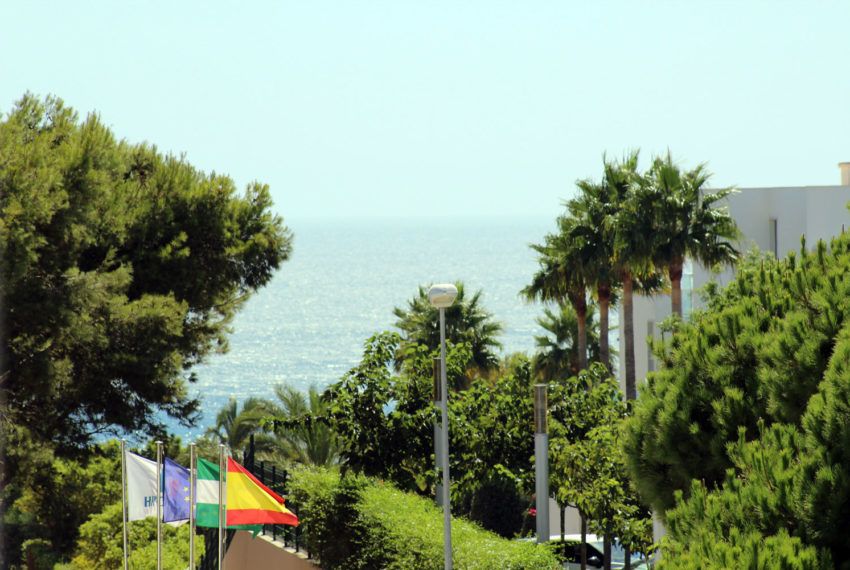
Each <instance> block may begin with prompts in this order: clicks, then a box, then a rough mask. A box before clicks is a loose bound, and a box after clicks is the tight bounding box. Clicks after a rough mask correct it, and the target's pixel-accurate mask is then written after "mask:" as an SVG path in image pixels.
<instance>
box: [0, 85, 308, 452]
mask: <svg viewBox="0 0 850 570" xmlns="http://www.w3.org/2000/svg"><path fill="white" fill-rule="evenodd" d="M290 251H291V234H290V232H289V230H288V229H287V228H286V226H284V224H283V220H282V219H281V218H280V217H279V216H277V215H275V214H273V213H272V211H271V198H270V195H269V190H268V187H267V186H266V185H264V184H260V183H258V182H254V183H251V184H249V185H248V186H247V188H246V189H245V191H244V192H242V193H238V192H237V190H236V187H235V184H234V182H233V181H232V180H231V179H230V178H229V177H227V176H224V175H220V174H215V173H212V174H206V173H203V172H201V171H199V170H197V169H196V168H194V167H193V166H191V165H190V164H189V163H188V162H186V161H185V159H183V158H182V157H174V156H170V155H169V156H164V155H162V154H161V153H159V152H157V150H156V148H155V147H153V146H150V145H148V144H131V143H128V142H126V141H124V140H118V139H117V138H116V136H115V135H114V134H113V133H112V132H111V130H110V129H109V128H107V127H106V126H105V125H104V124H103V122H102V121H101V120H100V118H99V117H98V116H97V115H94V114H92V115H89V116H88V117H86V118H85V119H84V120H80V119H79V118H78V116H77V114H76V113H75V112H74V111H73V110H72V109H70V108H68V107H66V106H65V105H64V104H63V102H62V101H61V100H59V99H57V98H52V97H48V98H46V99H39V98H36V97H34V96H31V95H26V96H24V97H23V98H22V99H21V100H20V101H19V102H18V103H17V105H16V106H15V107H14V109H13V110H12V111H11V112H10V113H9V114H8V115H7V116H6V117H5V118H4V119H3V120H2V122H0V277H1V278H2V281H0V304H1V305H2V307H3V312H2V325H3V326H0V335H2V336H0V352H2V356H3V358H2V361H0V380H2V384H0V386H2V390H3V396H4V399H5V404H4V409H3V410H2V412H3V413H2V416H3V418H4V421H6V422H11V423H14V424H17V425H21V426H25V427H26V428H27V429H28V430H29V432H30V433H31V434H32V435H34V436H35V437H37V438H40V439H42V440H45V441H50V442H52V443H53V444H56V445H58V446H59V447H60V448H63V449H66V450H68V449H79V448H82V447H85V446H86V445H88V444H89V443H90V442H91V440H92V436H93V435H95V434H100V433H104V432H116V431H121V430H127V431H135V430H141V431H145V432H149V433H153V432H156V431H160V430H161V428H162V425H161V419H162V418H163V413H164V414H165V415H168V416H171V417H173V418H177V419H179V420H180V421H181V422H183V423H185V424H187V425H191V424H192V423H193V422H194V421H195V420H196V418H197V413H198V402H197V401H196V400H195V399H193V398H191V397H190V396H189V393H188V390H187V383H186V381H187V380H189V381H191V380H193V376H192V374H191V372H190V370H191V368H192V366H194V365H195V364H197V363H199V362H201V361H203V359H204V358H205V357H206V356H207V355H208V354H210V353H211V352H212V351H223V350H225V349H226V347H227V341H226V334H227V332H228V324H229V322H230V321H231V319H232V317H233V316H234V314H235V313H236V311H237V310H238V309H239V308H240V307H241V306H242V304H243V303H244V302H245V300H246V299H247V298H248V296H249V295H250V294H251V293H252V292H253V291H255V290H256V289H257V288H259V287H262V286H263V285H265V284H266V283H267V282H268V281H269V279H271V277H272V274H273V273H274V271H275V269H277V268H278V267H279V265H280V264H281V262H283V261H284V260H286V259H287V258H288V256H289V254H290Z"/></svg>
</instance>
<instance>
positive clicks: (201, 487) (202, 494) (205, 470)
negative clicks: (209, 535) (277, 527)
mask: <svg viewBox="0 0 850 570" xmlns="http://www.w3.org/2000/svg"><path fill="white" fill-rule="evenodd" d="M197 481H198V488H197V490H196V491H195V496H196V499H195V504H196V505H197V508H196V509H195V525H196V526H203V527H210V528H218V465H216V464H215V463H212V462H210V461H207V460H205V459H202V458H200V457H199V458H198V479H197ZM225 504H226V502H225ZM227 528H230V529H236V530H249V531H251V532H252V533H253V534H254V536H256V535H257V534H258V533H259V532H260V531H261V530H262V528H263V527H262V525H230V526H228V527H227Z"/></svg>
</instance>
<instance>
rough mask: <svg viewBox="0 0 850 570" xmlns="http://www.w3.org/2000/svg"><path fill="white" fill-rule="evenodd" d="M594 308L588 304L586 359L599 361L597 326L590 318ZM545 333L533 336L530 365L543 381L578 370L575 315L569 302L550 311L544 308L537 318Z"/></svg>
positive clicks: (599, 343)
mask: <svg viewBox="0 0 850 570" xmlns="http://www.w3.org/2000/svg"><path fill="white" fill-rule="evenodd" d="M595 312H596V310H595V308H594V306H593V305H592V304H591V305H588V307H587V319H586V323H587V324H586V330H587V340H588V346H589V353H590V360H591V361H594V362H596V361H599V360H600V346H601V342H600V337H599V334H600V333H599V329H598V327H597V324H596V321H595V319H594V314H595ZM537 324H539V325H540V326H541V327H542V328H543V330H544V331H546V334H543V335H538V336H535V337H534V342H535V344H536V345H537V352H536V353H535V355H534V359H533V360H532V363H531V367H532V370H533V371H534V374H535V375H536V376H538V377H539V378H540V379H541V380H542V381H544V382H551V381H552V380H558V379H563V378H567V377H570V376H575V375H577V374H578V373H579V371H580V368H579V349H578V336H579V332H578V316H577V315H576V312H575V310H574V309H573V308H572V306H571V305H558V306H557V307H556V308H555V309H554V310H553V309H552V308H549V307H546V308H544V309H543V316H542V317H539V318H538V319H537Z"/></svg>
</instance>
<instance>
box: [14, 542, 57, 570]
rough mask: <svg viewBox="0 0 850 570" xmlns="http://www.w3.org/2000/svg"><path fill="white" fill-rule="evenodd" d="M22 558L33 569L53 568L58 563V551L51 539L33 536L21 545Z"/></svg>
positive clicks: (48, 569)
mask: <svg viewBox="0 0 850 570" xmlns="http://www.w3.org/2000/svg"><path fill="white" fill-rule="evenodd" d="M21 554H22V556H21V558H22V559H23V562H24V563H25V564H26V565H27V568H28V569H31V570H51V568H53V565H54V564H56V561H57V560H56V558H57V557H56V552H54V550H53V545H52V544H50V541H49V540H44V539H43V538H31V539H29V540H25V541H24V543H23V544H22V545H21Z"/></svg>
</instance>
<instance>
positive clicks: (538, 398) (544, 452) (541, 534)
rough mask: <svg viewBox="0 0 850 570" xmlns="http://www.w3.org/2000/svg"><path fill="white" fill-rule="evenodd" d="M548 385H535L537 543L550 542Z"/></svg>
mask: <svg viewBox="0 0 850 570" xmlns="http://www.w3.org/2000/svg"><path fill="white" fill-rule="evenodd" d="M548 389H549V386H548V385H547V384H535V385H534V472H535V475H536V485H535V495H536V498H537V516H536V519H537V542H546V541H548V540H549V422H548V417H547V415H548V412H549V401H548V400H549V398H548V394H547V390H548Z"/></svg>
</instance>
